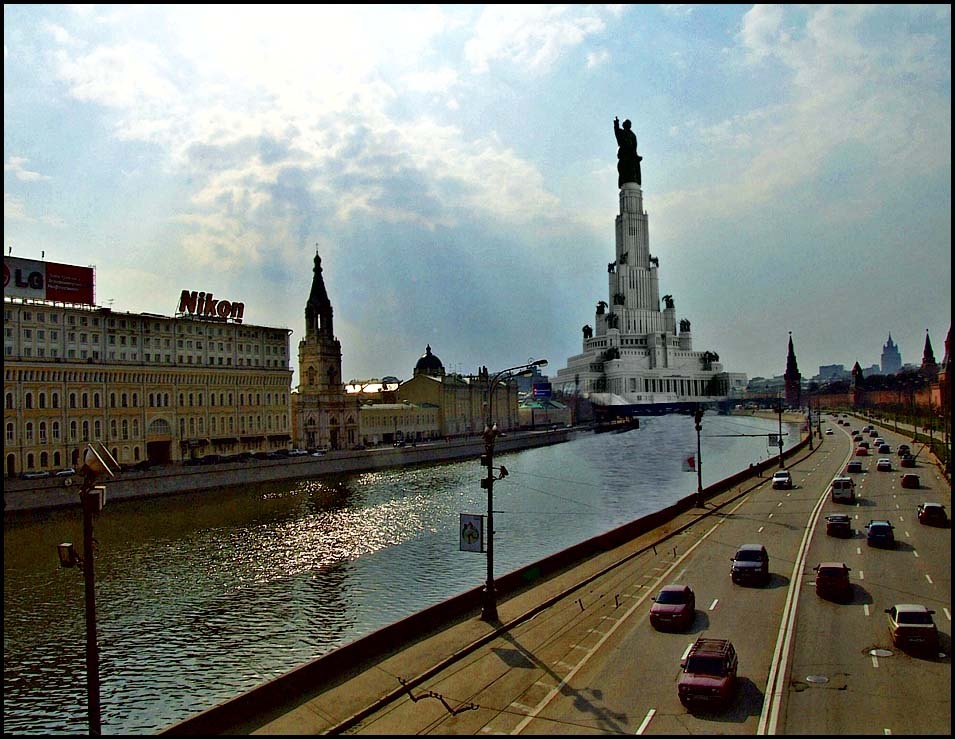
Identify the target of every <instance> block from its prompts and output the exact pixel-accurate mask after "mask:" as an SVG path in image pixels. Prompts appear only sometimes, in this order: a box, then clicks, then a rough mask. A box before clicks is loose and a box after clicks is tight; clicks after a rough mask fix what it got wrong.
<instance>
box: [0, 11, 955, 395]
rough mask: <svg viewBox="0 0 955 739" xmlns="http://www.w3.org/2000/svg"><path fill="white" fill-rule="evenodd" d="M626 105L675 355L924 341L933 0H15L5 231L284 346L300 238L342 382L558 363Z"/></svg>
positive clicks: (940, 264) (124, 295)
mask: <svg viewBox="0 0 955 739" xmlns="http://www.w3.org/2000/svg"><path fill="white" fill-rule="evenodd" d="M615 116H618V117H619V118H620V120H621V121H623V120H624V119H630V120H631V121H632V122H633V130H634V131H635V133H636V135H637V139H638V142H639V144H638V149H639V153H640V155H641V156H642V157H643V162H642V171H643V194H644V206H645V208H646V210H647V213H648V216H649V231H650V250H651V252H652V253H653V255H655V256H657V257H659V260H660V271H659V274H660V290H661V292H662V293H668V294H671V295H672V296H673V299H674V301H675V304H676V312H677V316H678V318H681V319H682V318H687V319H689V320H690V321H691V322H692V326H693V337H694V348H695V349H697V350H706V349H710V350H713V351H716V352H717V353H718V354H719V355H720V359H721V361H722V363H723V364H724V366H725V368H726V369H727V370H728V371H732V372H745V373H746V374H747V375H749V376H750V377H755V376H764V377H771V376H773V375H780V374H782V372H783V371H784V369H785V361H786V348H787V341H788V337H789V332H792V336H793V341H794V344H795V350H796V354H797V357H798V361H799V366H800V370H801V371H802V374H803V376H804V377H805V376H811V375H813V374H815V373H816V371H817V370H818V367H819V365H822V364H831V363H841V364H844V365H845V366H846V368H847V369H848V368H851V367H852V365H853V364H854V363H855V362H859V363H860V364H861V365H862V366H863V367H868V366H869V365H872V364H878V363H879V359H880V352H881V348H882V345H883V344H884V343H885V341H886V339H887V337H888V335H889V334H891V335H892V338H893V339H894V340H895V342H896V343H897V344H898V346H899V349H900V351H901V354H902V360H903V362H906V363H916V364H917V363H918V362H919V361H920V360H921V354H922V347H923V344H924V340H925V332H926V330H928V333H929V336H930V338H931V341H932V344H933V346H934V348H935V352H936V357H937V359H939V360H941V358H942V356H943V354H944V340H945V337H946V334H947V332H948V330H949V327H950V321H951V9H950V7H949V6H917V7H904V6H896V5H893V6H836V7H833V6H798V7H797V6H785V7H778V6H755V7H752V6H683V5H676V6H674V5H664V6H583V5H580V6H576V5H575V6H546V5H545V6H530V7H526V6H453V7H451V6H350V7H334V6H310V7H305V6H285V7H276V6H247V5H242V6H223V5H218V6H188V7H186V6H163V5H160V6H141V7H131V6H63V5H61V6H54V5H35V6H30V5H13V6H9V5H8V6H5V7H4V232H5V240H4V247H5V248H6V251H5V252H4V253H5V254H7V253H12V255H14V256H18V257H22V258H29V259H40V258H41V257H42V258H45V259H46V260H48V261H54V262H65V263H69V264H80V265H87V264H89V265H95V266H96V279H97V285H96V299H97V303H98V304H100V305H111V306H112V307H113V309H114V310H118V311H136V312H138V311H149V312H155V313H160V314H164V315H172V314H173V313H174V312H175V310H176V308H177V305H178V298H179V295H180V292H181V291H182V290H184V289H188V290H204V291H206V292H212V293H214V294H215V295H216V297H217V298H224V299H229V300H234V301H242V302H244V303H245V306H246V308H245V322H246V323H251V324H255V325H265V326H286V327H288V328H289V329H290V330H291V331H292V332H293V334H292V339H291V340H292V347H293V358H292V366H293V368H294V367H295V364H296V362H295V358H294V354H295V347H296V345H297V342H298V341H299V340H300V339H301V338H302V336H303V333H304V315H303V310H304V304H305V300H306V299H307V297H308V292H309V286H310V284H311V279H312V272H311V267H312V258H313V256H314V253H315V251H316V248H317V250H318V252H319V253H320V255H321V257H322V264H323V268H324V275H325V284H326V286H327V288H328V293H329V297H330V299H331V302H332V305H333V307H334V311H335V333H336V335H337V337H338V338H339V339H340V341H341V345H342V355H343V356H342V372H343V376H344V379H345V380H346V381H347V380H348V379H350V378H371V377H381V376H383V375H396V376H398V377H399V378H401V379H405V378H407V377H409V376H410V374H411V371H412V368H413V367H414V364H415V361H416V360H417V358H418V357H419V356H420V355H421V354H423V353H424V350H425V346H426V345H431V347H432V348H433V350H434V352H435V354H437V355H439V356H440V357H441V359H442V361H443V362H444V364H445V366H446V367H447V369H448V370H449V371H453V370H460V371H462V372H473V371H475V370H477V368H478V367H480V366H487V367H488V368H490V369H491V370H495V369H499V368H504V367H507V366H511V365H515V364H519V363H522V362H525V361H527V360H528V359H529V358H535V359H536V358H540V357H546V358H547V359H548V360H549V362H550V364H549V365H548V367H547V368H546V370H545V371H546V372H547V373H549V374H552V375H553V374H556V371H557V369H559V368H560V367H563V366H564V365H565V363H566V359H567V357H568V356H570V355H573V354H576V353H578V352H579V351H580V342H581V331H580V329H581V326H583V325H584V324H589V323H593V318H594V307H595V305H596V303H597V301H599V300H607V298H608V295H607V277H606V275H607V271H606V265H607V263H608V262H609V261H611V260H612V259H613V257H614V255H613V249H614V217H615V215H616V213H617V212H618V206H617V192H618V190H617V173H616V142H615V139H614V134H613V119H614V117H615ZM316 245H317V246H316Z"/></svg>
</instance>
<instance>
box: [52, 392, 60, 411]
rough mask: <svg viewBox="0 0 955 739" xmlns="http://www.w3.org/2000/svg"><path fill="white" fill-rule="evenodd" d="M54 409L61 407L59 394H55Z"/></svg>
mask: <svg viewBox="0 0 955 739" xmlns="http://www.w3.org/2000/svg"><path fill="white" fill-rule="evenodd" d="M53 407H54V408H59V407H60V394H59V393H53Z"/></svg>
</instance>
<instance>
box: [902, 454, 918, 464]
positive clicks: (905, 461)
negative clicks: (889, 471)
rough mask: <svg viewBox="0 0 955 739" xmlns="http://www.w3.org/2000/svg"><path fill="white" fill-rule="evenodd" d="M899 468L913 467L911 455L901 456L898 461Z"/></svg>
mask: <svg viewBox="0 0 955 739" xmlns="http://www.w3.org/2000/svg"><path fill="white" fill-rule="evenodd" d="M899 466H900V467H914V466H915V457H914V456H912V455H911V454H903V455H902V459H900V460H899Z"/></svg>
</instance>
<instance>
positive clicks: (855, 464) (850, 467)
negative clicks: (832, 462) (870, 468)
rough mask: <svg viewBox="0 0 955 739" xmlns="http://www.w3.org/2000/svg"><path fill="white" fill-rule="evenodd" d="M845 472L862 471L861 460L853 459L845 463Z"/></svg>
mask: <svg viewBox="0 0 955 739" xmlns="http://www.w3.org/2000/svg"><path fill="white" fill-rule="evenodd" d="M846 472H862V462H860V461H859V460H858V459H853V460H852V461H851V462H849V464H847V465H846Z"/></svg>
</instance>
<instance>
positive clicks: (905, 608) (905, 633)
mask: <svg viewBox="0 0 955 739" xmlns="http://www.w3.org/2000/svg"><path fill="white" fill-rule="evenodd" d="M885 612H886V613H887V614H888V616H889V635H890V636H891V637H892V644H893V645H894V646H896V647H898V648H899V649H908V650H911V651H913V652H914V651H924V652H926V653H929V654H936V653H937V652H938V627H936V626H935V620H934V619H933V618H932V616H933V615H934V614H935V611H932V610H929V609H928V608H926V607H925V606H922V605H918V604H915V603H898V604H896V605H894V606H892V607H891V608H886V609H885Z"/></svg>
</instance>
